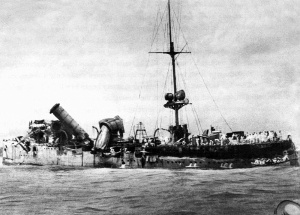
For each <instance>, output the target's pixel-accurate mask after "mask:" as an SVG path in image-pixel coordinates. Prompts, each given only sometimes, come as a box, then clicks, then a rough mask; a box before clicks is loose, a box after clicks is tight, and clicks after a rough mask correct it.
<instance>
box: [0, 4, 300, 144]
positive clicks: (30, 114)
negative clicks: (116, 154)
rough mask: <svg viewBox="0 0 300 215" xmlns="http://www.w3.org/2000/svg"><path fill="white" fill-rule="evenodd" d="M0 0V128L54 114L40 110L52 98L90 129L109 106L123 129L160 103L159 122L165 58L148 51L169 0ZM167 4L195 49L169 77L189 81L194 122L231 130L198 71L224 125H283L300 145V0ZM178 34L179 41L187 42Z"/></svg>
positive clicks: (151, 121) (152, 114)
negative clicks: (118, 117) (171, 6)
mask: <svg viewBox="0 0 300 215" xmlns="http://www.w3.org/2000/svg"><path fill="white" fill-rule="evenodd" d="M0 3H1V8H0V26H1V32H0V45H1V49H0V90H1V91H0V92H1V94H0V96H1V97H0V98H1V104H2V105H1V111H0V119H1V123H0V129H1V130H0V134H1V135H2V136H10V135H17V134H20V133H21V134H24V132H25V131H26V129H27V126H28V122H29V121H30V120H32V119H54V116H52V115H50V114H49V110H50V108H51V107H52V106H53V105H54V104H55V103H60V104H61V105H62V107H63V108H64V109H66V110H67V111H68V112H69V113H70V115H71V116H72V117H73V118H74V119H75V120H76V121H77V122H78V123H79V124H81V126H82V127H83V128H84V129H85V130H86V131H87V132H88V133H90V134H92V135H93V133H92V129H91V127H92V126H93V125H96V124H97V122H98V121H99V120H100V119H103V118H107V117H113V116H115V115H120V116H121V117H122V118H123V119H124V122H125V132H126V134H127V135H128V133H129V130H130V126H131V124H132V121H133V119H134V117H135V123H137V122H139V121H142V122H144V123H145V125H146V129H148V130H149V132H150V131H151V132H152V131H153V130H154V125H155V123H156V121H157V118H158V117H157V116H158V113H159V116H163V118H162V122H163V123H162V124H163V125H167V124H169V123H170V122H171V121H172V119H173V117H172V118H170V117H168V116H167V115H166V114H167V113H169V112H170V111H168V110H163V108H162V105H163V103H164V101H163V100H161V96H162V95H163V93H165V92H163V86H164V83H165V78H166V76H167V74H168V66H169V62H170V59H169V57H168V56H166V55H151V56H149V54H148V52H149V51H150V46H151V39H153V29H154V26H155V24H156V17H157V14H158V15H159V19H160V17H161V15H162V14H163V11H164V9H165V6H166V1H153V0H151V1H150V0H148V1H146V0H143V1H137V0H134V1H133V0H130V1H129V0H123V1H120V0H119V1H116V0H109V1H96V0H85V1H79V0H78V1H74V0H70V1H68V0H62V1H58V0H57V1H56V0H51V1H46V0H45V1H43V0H39V1H37V0H32V1H30V0H29V1H21V0H19V1H10V0H9V1H8V0H7V1H6V0H1V1H0ZM172 5H173V6H174V12H175V13H176V14H177V15H178V16H179V17H180V19H179V21H180V23H181V28H182V31H183V32H184V36H185V38H186V39H187V41H188V47H189V49H187V46H186V48H185V50H188V51H191V52H192V54H191V55H188V54H187V55H185V56H183V55H180V56H179V57H178V62H179V66H180V70H178V78H181V77H184V79H185V82H182V81H180V80H178V85H179V88H180V89H181V88H183V87H185V85H186V86H187V88H188V89H186V93H188V94H189V95H188V96H187V97H188V98H189V99H190V101H191V102H192V103H193V107H194V108H195V110H196V111H197V113H198V116H199V118H200V121H201V125H202V127H203V128H208V127H209V126H210V125H214V126H217V125H219V126H221V128H222V130H224V131H229V128H228V127H227V126H226V124H225V123H224V120H223V119H222V117H221V115H220V113H219V112H218V110H217V108H216V106H215V105H214V103H213V101H212V99H211V97H210V96H209V93H208V91H207V90H206V87H205V85H204V84H203V81H202V79H201V76H200V75H199V72H200V73H201V75H202V76H203V78H204V80H205V83H206V84H207V86H208V88H209V90H210V92H211V94H212V96H213V98H214V100H215V101H216V103H217V105H218V107H219V109H220V110H221V112H222V114H223V116H224V117H225V118H226V120H227V122H228V123H229V125H230V126H231V128H232V129H233V130H245V131H249V132H253V131H262V130H276V131H277V130H280V129H281V130H283V131H284V132H286V133H288V132H290V133H291V134H292V136H293V137H294V140H295V141H296V142H298V145H299V146H300V142H299V141H300V123H299V122H300V116H299V104H300V99H299V95H300V92H299V82H300V78H299V77H300V75H299V69H300V61H299V59H300V1H298V0H294V1H288V0H280V1H279V0H270V1H266V0H265V1H261V0H245V1H239V0H236V1H235V0H227V1H224V0H215V1H212V0H199V1H191V0H185V1H177V0H176V1H175V0H174V1H172ZM158 11H160V13H158ZM175 23H176V22H175ZM162 27H163V25H162ZM162 30H163V28H162ZM161 37H163V34H158V35H157V41H156V40H155V41H156V42H158V39H159V38H161ZM179 42H180V43H179V45H178V47H179V49H180V48H182V47H183V46H184V44H185V43H184V40H182V39H180V38H179ZM159 48H160V47H159V46H153V47H152V50H155V51H159ZM162 49H163V47H162ZM147 62H148V63H147ZM194 62H196V64H197V66H198V69H199V70H197V68H196V67H195V66H194ZM157 64H158V65H159V69H157V67H156V65H157ZM147 65H148V66H147ZM163 65H165V66H163ZM168 77H169V76H168ZM167 83H170V80H168V81H167ZM167 89H168V90H169V91H171V89H172V88H170V86H169V84H167ZM157 95H159V96H160V97H159V99H158V98H157ZM191 110H192V106H188V107H186V108H185V109H184V110H183V112H182V114H181V116H182V118H181V122H183V123H184V122H187V119H186V116H188V122H189V124H190V129H191V130H192V131H194V132H196V131H197V128H196V125H195V120H194V119H193V114H190V112H191ZM159 121H160V120H159Z"/></svg>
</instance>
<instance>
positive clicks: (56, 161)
mask: <svg viewBox="0 0 300 215" xmlns="http://www.w3.org/2000/svg"><path fill="white" fill-rule="evenodd" d="M292 146H293V144H292ZM236 147H237V146H235V148H236ZM156 150H157V149H156ZM149 151H150V150H149ZM179 151H182V149H181V150H179ZM287 152H288V153H287ZM274 153H275V152H274ZM194 154H195V153H194ZM275 154H276V155H277V157H276V158H273V159H266V158H251V157H247V158H245V157H244V158H243V157H239V156H238V155H236V156H237V157H232V158H228V156H227V157H226V156H225V157H224V154H222V155H223V158H222V156H221V157H220V156H219V157H216V156H215V157H212V154H210V157H205V156H192V157H189V156H185V155H184V154H183V155H182V156H172V154H171V155H170V156H168V155H166V154H160V155H158V154H155V153H149V154H148V155H147V153H146V154H145V156H141V154H138V153H135V152H127V153H124V154H123V155H122V156H111V155H105V154H103V153H100V152H99V153H96V154H91V152H90V151H82V149H68V150H66V149H64V150H60V149H59V148H58V147H48V146H41V145H34V146H32V147H31V148H30V150H29V151H28V152H27V151H25V150H24V148H23V147H21V146H20V145H16V144H12V143H5V146H4V148H3V164H6V165H59V166H74V167H95V168H103V167H104V168H167V169H236V168H251V167H261V166H273V165H274V166H276V165H292V166H297V165H299V162H298V157H299V155H298V153H297V152H296V151H295V150H294V149H293V148H281V149H279V150H278V151H277V152H276V153H275ZM284 155H285V156H284ZM278 156H280V157H278Z"/></svg>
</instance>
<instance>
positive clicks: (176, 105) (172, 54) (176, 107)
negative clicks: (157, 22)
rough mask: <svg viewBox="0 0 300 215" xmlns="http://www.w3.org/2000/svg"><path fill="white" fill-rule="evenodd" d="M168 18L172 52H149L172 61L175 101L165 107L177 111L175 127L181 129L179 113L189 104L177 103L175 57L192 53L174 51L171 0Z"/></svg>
mask: <svg viewBox="0 0 300 215" xmlns="http://www.w3.org/2000/svg"><path fill="white" fill-rule="evenodd" d="M168 17H169V40H170V41H169V43H170V50H169V51H168V52H149V53H161V54H168V55H170V57H171V59H172V70H173V87H174V94H173V96H174V99H173V101H172V102H168V103H167V104H165V105H164V107H166V108H171V109H173V110H174V111H175V125H176V128H178V127H179V119H178V111H179V109H180V108H182V107H183V106H184V105H186V104H187V103H185V102H182V101H181V102H177V98H176V96H175V95H176V93H177V85H176V67H175V56H176V55H177V54H181V53H191V52H176V51H175V50H174V42H173V41H172V23H171V4H170V0H168Z"/></svg>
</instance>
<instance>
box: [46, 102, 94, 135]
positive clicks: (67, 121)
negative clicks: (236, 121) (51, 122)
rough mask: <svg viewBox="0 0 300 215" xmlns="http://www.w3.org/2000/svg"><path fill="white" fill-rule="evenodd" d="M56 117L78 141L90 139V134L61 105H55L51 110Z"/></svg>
mask: <svg viewBox="0 0 300 215" xmlns="http://www.w3.org/2000/svg"><path fill="white" fill-rule="evenodd" d="M50 113H52V114H53V115H54V116H56V118H57V119H59V120H60V122H61V123H62V124H63V125H64V127H66V128H67V130H68V131H70V132H72V134H74V135H75V136H76V137H77V138H78V139H80V140H84V139H86V138H87V137H88V134H87V133H86V132H85V131H84V130H83V128H81V127H80V125H79V124H78V123H77V122H76V121H75V120H74V119H73V118H72V117H71V116H70V115H69V114H68V112H67V111H65V110H64V109H63V108H62V106H60V104H59V103H58V104H55V105H54V106H53V107H52V108H51V110H50Z"/></svg>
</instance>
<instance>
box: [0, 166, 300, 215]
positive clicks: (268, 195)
mask: <svg viewBox="0 0 300 215" xmlns="http://www.w3.org/2000/svg"><path fill="white" fill-rule="evenodd" d="M299 171H300V169H299V167H290V166H285V167H280V166H277V167H259V168H250V169H231V170H199V169H184V170H167V169H108V168H104V169H102V168H96V169H93V168H72V167H58V166H25V165H20V166H1V167H0V182H1V183H0V184H1V185H0V191H1V195H0V203H1V211H0V214H9V215H11V214H256V215H257V214H262V215H266V214H273V213H274V209H275V208H276V206H277V205H278V203H279V202H281V201H282V200H286V199H290V200H293V199H299V198H300V186H299V185H300V177H299V176H300V174H299Z"/></svg>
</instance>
